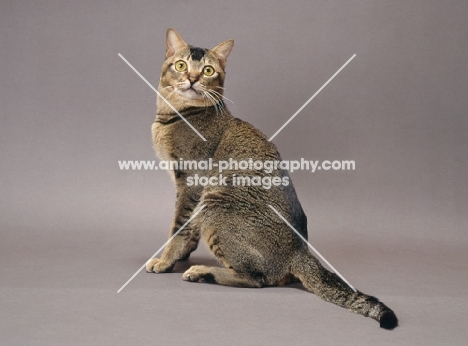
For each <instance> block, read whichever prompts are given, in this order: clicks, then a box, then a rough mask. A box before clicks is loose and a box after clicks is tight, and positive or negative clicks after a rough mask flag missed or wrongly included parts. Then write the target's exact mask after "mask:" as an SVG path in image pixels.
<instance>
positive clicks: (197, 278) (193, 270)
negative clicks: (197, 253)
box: [182, 266, 216, 283]
mask: <svg viewBox="0 0 468 346" xmlns="http://www.w3.org/2000/svg"><path fill="white" fill-rule="evenodd" d="M182 280H185V281H191V282H206V283H215V282H216V281H215V279H214V275H213V274H212V273H210V268H209V267H207V266H191V267H190V268H189V269H188V270H187V271H186V272H185V273H184V274H183V275H182Z"/></svg>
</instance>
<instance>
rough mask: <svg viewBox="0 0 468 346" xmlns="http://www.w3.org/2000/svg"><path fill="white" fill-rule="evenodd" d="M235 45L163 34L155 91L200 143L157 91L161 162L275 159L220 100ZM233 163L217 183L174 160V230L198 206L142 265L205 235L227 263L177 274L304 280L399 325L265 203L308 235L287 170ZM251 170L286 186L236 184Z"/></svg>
mask: <svg viewBox="0 0 468 346" xmlns="http://www.w3.org/2000/svg"><path fill="white" fill-rule="evenodd" d="M233 44H234V42H233V41H232V40H229V41H225V42H223V43H221V44H219V45H218V46H216V47H215V48H213V49H211V50H207V49H202V48H196V47H193V46H189V45H187V44H186V43H185V42H184V40H183V39H182V38H181V37H180V36H179V34H178V33H177V32H176V31H175V30H173V29H169V30H168V31H167V35H166V48H167V50H166V60H165V61H164V63H163V66H162V74H161V79H160V84H159V88H158V90H159V93H160V94H161V95H162V96H163V97H165V98H166V100H168V101H169V102H170V103H171V104H172V106H173V107H174V109H177V111H178V112H179V113H180V115H182V116H183V118H185V119H186V120H187V121H188V122H189V123H190V124H191V125H192V126H193V127H194V128H195V129H196V130H198V131H199V133H201V134H202V135H203V137H205V139H206V141H204V140H202V139H201V138H200V137H199V135H198V134H197V133H195V132H194V131H193V129H192V128H191V127H190V126H188V124H187V123H186V122H184V119H182V118H181V117H180V116H179V115H178V114H177V112H175V111H174V109H173V108H172V107H170V106H169V105H168V104H167V103H166V102H165V101H164V100H162V99H161V98H160V97H158V100H157V108H158V111H157V117H156V120H155V122H154V124H153V126H152V134H153V141H154V146H155V149H156V152H157V154H158V156H159V157H160V159H161V160H175V161H179V160H180V159H184V160H197V161H199V160H207V159H208V158H212V159H213V162H219V161H226V160H229V159H230V158H231V159H233V160H236V161H241V160H245V161H247V160H249V159H252V160H253V161H256V160H259V161H262V162H264V161H267V160H268V161H276V160H277V161H280V160H281V157H280V155H279V153H278V151H277V149H276V147H275V145H274V144H273V143H271V142H269V141H268V139H267V138H266V137H265V136H264V135H263V134H262V133H261V132H260V131H258V130H257V129H256V128H254V127H253V126H252V125H250V124H249V123H247V122H245V121H242V120H240V119H237V118H235V117H233V116H232V115H231V114H230V113H229V111H228V109H227V108H226V106H225V104H224V102H223V98H224V96H223V91H224V88H223V85H224V77H225V71H224V69H225V66H226V59H227V57H228V55H229V53H230V52H231V49H232V47H233ZM230 168H232V169H230ZM230 168H228V169H226V170H225V171H223V176H224V177H227V178H226V183H225V184H219V185H216V186H211V185H210V184H208V185H206V186H201V185H196V184H187V178H189V177H193V176H194V175H195V174H198V176H200V177H201V176H205V177H213V176H218V175H219V171H218V168H212V169H210V168H206V169H200V167H188V168H187V167H185V168H184V167H178V168H175V169H174V170H173V171H171V172H170V173H171V177H172V178H173V180H174V182H175V185H176V188H177V201H176V211H175V217H174V220H173V222H172V226H171V231H170V235H171V236H172V235H174V234H175V233H176V232H177V231H178V230H179V229H180V228H181V227H182V226H183V225H184V224H185V223H186V222H187V221H188V220H189V219H190V218H191V217H192V215H193V214H194V212H195V211H196V210H198V209H200V208H201V207H203V209H202V210H201V211H200V212H199V214H197V215H196V217H195V218H194V219H193V220H192V221H191V222H190V223H189V224H188V225H187V227H186V228H184V229H183V230H182V231H181V232H180V233H179V234H177V235H176V236H175V237H174V239H173V240H172V241H171V242H169V244H168V245H167V247H166V248H165V250H164V252H163V254H162V255H161V258H153V259H151V260H149V261H148V263H147V264H146V270H147V271H148V272H155V273H163V272H169V271H171V270H172V268H173V267H174V264H175V262H176V261H178V260H182V259H186V258H188V257H189V256H190V253H191V252H192V251H194V250H195V249H196V248H197V245H198V241H199V239H200V237H201V238H202V239H203V240H204V241H205V243H206V244H207V246H208V247H209V249H210V250H211V251H212V252H213V254H214V255H215V256H216V258H217V259H218V260H219V261H220V262H221V263H222V264H223V265H224V268H218V267H207V266H200V265H198V266H192V267H191V268H190V269H188V270H187V271H186V272H185V273H184V274H183V279H184V280H187V281H194V282H209V283H218V284H221V285H229V286H237V287H263V286H274V285H283V284H286V283H288V282H290V281H291V280H300V281H301V282H302V284H303V285H304V287H305V288H306V289H307V290H308V291H310V292H312V293H315V294H316V295H317V296H319V297H321V298H322V299H324V300H326V301H329V302H332V303H335V304H337V305H339V306H342V307H345V308H347V309H348V310H350V311H352V312H355V313H359V314H362V315H364V316H368V317H371V318H373V319H375V320H377V321H379V322H380V326H381V327H382V328H386V329H393V328H395V327H396V326H397V324H398V320H397V317H396V316H395V314H394V312H393V311H392V310H391V309H389V308H388V307H387V306H385V305H384V304H383V303H381V302H379V300H378V299H377V298H374V297H372V296H368V295H365V294H363V293H361V292H359V291H358V292H355V291H354V290H353V289H351V288H350V287H349V286H348V285H347V284H346V283H345V282H343V281H342V280H341V279H340V278H339V277H338V276H337V275H336V274H334V273H331V272H329V271H328V270H327V269H325V268H324V267H323V266H322V265H321V263H320V262H319V261H318V260H317V259H316V258H315V257H314V256H313V255H312V254H311V253H310V252H309V250H308V247H307V244H306V243H305V242H304V241H303V240H301V239H300V237H299V236H298V235H297V234H296V233H295V232H294V231H292V230H291V229H290V228H289V226H288V225H287V224H286V223H285V222H284V221H283V220H281V219H280V218H279V217H278V216H277V215H276V214H275V213H274V212H273V210H272V209H271V208H270V207H269V205H271V206H273V207H274V208H275V209H276V210H277V211H278V212H279V213H280V214H281V215H282V216H283V217H284V218H285V219H286V220H287V221H288V222H289V223H290V224H291V225H292V226H293V227H294V228H295V229H296V230H297V231H298V232H299V233H300V234H301V235H302V236H303V237H304V238H306V239H307V219H306V216H305V214H304V211H303V210H302V207H301V204H300V202H299V200H298V198H297V196H296V192H295V190H294V187H293V185H292V183H291V182H290V180H289V176H288V173H287V172H286V171H285V170H281V169H276V170H273V171H272V172H271V173H267V172H265V171H264V170H255V169H253V168H252V169H250V170H249V169H246V170H236V169H235V167H230ZM252 176H260V177H262V178H264V177H270V178H274V177H278V178H279V179H280V180H281V181H283V182H284V181H286V182H289V183H288V184H279V185H278V186H272V187H271V188H264V187H263V186H253V185H251V186H248V184H246V186H234V185H235V181H234V180H235V179H237V178H238V177H252ZM284 178H287V179H284ZM277 181H278V180H277Z"/></svg>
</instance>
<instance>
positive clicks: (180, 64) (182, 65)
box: [174, 60, 187, 72]
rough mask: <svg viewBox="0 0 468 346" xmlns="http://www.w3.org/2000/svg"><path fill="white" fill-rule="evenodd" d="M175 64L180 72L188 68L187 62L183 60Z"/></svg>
mask: <svg viewBox="0 0 468 346" xmlns="http://www.w3.org/2000/svg"><path fill="white" fill-rule="evenodd" d="M174 66H175V69H176V70H177V71H179V72H184V71H185V70H186V69H187V63H186V62H185V61H183V60H179V61H177V62H176V63H175V65H174Z"/></svg>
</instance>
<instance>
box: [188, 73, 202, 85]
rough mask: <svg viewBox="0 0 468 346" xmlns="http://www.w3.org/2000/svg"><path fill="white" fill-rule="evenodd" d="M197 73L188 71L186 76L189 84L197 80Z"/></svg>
mask: <svg viewBox="0 0 468 346" xmlns="http://www.w3.org/2000/svg"><path fill="white" fill-rule="evenodd" d="M198 77H199V75H198V74H195V73H190V74H189V76H188V78H189V80H190V84H193V83H195V82H196V81H197V80H198Z"/></svg>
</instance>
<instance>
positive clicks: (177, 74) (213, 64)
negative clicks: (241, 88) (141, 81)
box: [158, 29, 234, 110]
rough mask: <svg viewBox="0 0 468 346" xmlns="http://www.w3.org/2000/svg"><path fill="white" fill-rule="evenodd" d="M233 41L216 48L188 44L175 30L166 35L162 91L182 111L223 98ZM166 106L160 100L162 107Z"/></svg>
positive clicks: (160, 87) (217, 101)
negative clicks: (227, 65) (227, 61)
mask: <svg viewBox="0 0 468 346" xmlns="http://www.w3.org/2000/svg"><path fill="white" fill-rule="evenodd" d="M233 45H234V41H233V40H228V41H225V42H222V43H220V44H219V45H217V46H216V47H214V48H212V49H204V48H197V47H193V46H190V45H188V44H187V43H185V41H184V40H183V39H182V37H180V35H179V34H178V33H177V31H175V30H174V29H168V30H167V34H166V60H165V61H164V63H163V66H162V74H161V79H160V83H159V92H160V93H161V94H162V95H163V96H164V97H165V98H166V99H167V100H168V101H169V102H170V103H171V104H172V105H173V106H174V107H175V108H176V109H178V110H181V109H185V108H188V107H194V106H195V107H207V106H212V105H215V104H217V103H219V102H220V101H221V100H222V94H223V90H224V88H223V85H224V76H225V71H224V68H225V67H226V60H227V57H228V56H229V53H230V52H231V49H232V47H233ZM160 106H164V105H163V103H162V102H160V101H159V100H158V108H159V107H160Z"/></svg>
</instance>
